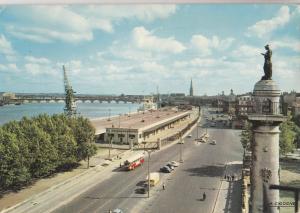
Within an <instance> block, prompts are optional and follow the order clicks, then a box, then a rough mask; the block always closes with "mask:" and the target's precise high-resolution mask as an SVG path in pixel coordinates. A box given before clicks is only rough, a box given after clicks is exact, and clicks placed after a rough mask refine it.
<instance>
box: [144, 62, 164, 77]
mask: <svg viewBox="0 0 300 213" xmlns="http://www.w3.org/2000/svg"><path fill="white" fill-rule="evenodd" d="M141 68H142V70H143V71H144V72H147V73H157V74H159V75H163V74H167V73H168V69H166V67H165V66H163V65H161V64H158V63H157V62H154V61H146V62H143V63H142V64H141Z"/></svg>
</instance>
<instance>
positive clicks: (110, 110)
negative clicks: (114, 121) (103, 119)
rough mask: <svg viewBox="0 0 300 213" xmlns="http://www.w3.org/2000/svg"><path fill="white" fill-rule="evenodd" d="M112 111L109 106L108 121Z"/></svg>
mask: <svg viewBox="0 0 300 213" xmlns="http://www.w3.org/2000/svg"><path fill="white" fill-rule="evenodd" d="M110 111H111V109H110V108H109V109H108V119H107V120H108V121H110Z"/></svg>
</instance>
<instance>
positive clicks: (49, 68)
mask: <svg viewBox="0 0 300 213" xmlns="http://www.w3.org/2000/svg"><path fill="white" fill-rule="evenodd" d="M61 69H62V68H61V66H59V64H55V65H52V64H41V63H26V64H25V65H24V70H25V71H26V72H27V73H29V74H31V75H33V76H36V75H51V76H57V75H62V74H61V73H62V72H61Z"/></svg>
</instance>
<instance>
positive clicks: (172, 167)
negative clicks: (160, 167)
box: [166, 163, 175, 171]
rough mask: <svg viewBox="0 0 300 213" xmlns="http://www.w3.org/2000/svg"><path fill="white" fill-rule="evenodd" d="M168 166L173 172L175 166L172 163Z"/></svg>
mask: <svg viewBox="0 0 300 213" xmlns="http://www.w3.org/2000/svg"><path fill="white" fill-rule="evenodd" d="M166 166H167V167H169V168H170V169H171V171H173V170H174V169H175V168H174V166H173V165H172V164H170V163H168V164H167V165H166Z"/></svg>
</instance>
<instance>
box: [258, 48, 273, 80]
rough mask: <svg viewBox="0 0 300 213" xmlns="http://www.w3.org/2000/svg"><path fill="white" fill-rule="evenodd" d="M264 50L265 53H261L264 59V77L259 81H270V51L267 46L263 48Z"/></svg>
mask: <svg viewBox="0 0 300 213" xmlns="http://www.w3.org/2000/svg"><path fill="white" fill-rule="evenodd" d="M265 49H266V50H267V52H266V53H261V54H262V55H263V56H264V57H265V63H264V73H265V75H264V76H263V77H262V78H261V80H272V61H271V57H272V50H271V49H270V47H269V45H268V44H267V45H266V46H265Z"/></svg>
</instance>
